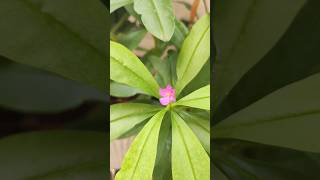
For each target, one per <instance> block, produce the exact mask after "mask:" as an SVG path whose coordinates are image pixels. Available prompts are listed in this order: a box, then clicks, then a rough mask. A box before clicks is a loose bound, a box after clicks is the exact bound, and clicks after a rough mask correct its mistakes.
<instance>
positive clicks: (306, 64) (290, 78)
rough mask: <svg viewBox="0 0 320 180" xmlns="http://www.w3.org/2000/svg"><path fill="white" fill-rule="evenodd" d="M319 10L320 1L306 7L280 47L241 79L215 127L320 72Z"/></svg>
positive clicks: (218, 114)
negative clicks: (251, 105) (235, 114)
mask: <svg viewBox="0 0 320 180" xmlns="http://www.w3.org/2000/svg"><path fill="white" fill-rule="evenodd" d="M291 4H292V2H291V1H290V2H287V5H284V6H283V7H287V6H288V5H291ZM319 6H320V4H319V1H308V2H307V3H305V5H304V6H303V8H302V9H301V10H300V11H299V13H298V15H297V16H296V18H295V19H294V21H292V23H291V25H290V27H289V28H288V30H287V31H286V32H285V34H284V35H283V36H282V37H281V38H280V39H279V41H278V42H277V44H276V45H275V46H274V47H273V48H272V49H271V50H270V51H269V52H268V53H267V54H266V55H264V56H263V57H262V58H261V59H260V60H259V62H258V63H256V64H255V65H254V66H253V67H252V68H251V69H250V70H249V71H247V72H246V73H245V74H244V75H243V76H242V77H241V79H240V80H239V81H238V82H237V84H236V85H235V86H234V87H233V88H232V90H231V91H230V92H229V94H228V96H227V97H225V99H224V100H223V101H222V103H221V104H220V106H219V107H218V108H216V109H215V112H216V113H214V114H213V116H214V117H215V118H214V122H213V123H216V122H218V121H221V120H223V119H225V118H226V117H228V116H229V115H231V114H232V113H235V112H237V111H239V110H241V109H243V108H245V107H247V106H248V105H250V104H252V103H254V102H256V101H257V100H259V99H260V98H262V97H264V96H266V95H268V94H270V93H272V92H274V91H275V90H278V89H279V88H282V87H284V86H286V85H288V84H290V83H292V82H295V81H298V80H301V79H303V78H306V77H308V76H310V75H312V74H315V73H318V72H320V61H319V60H318V59H319V58H320V54H319V53H318V52H317V49H318V47H319V43H320V36H319V35H318V34H316V33H317V32H319V31H320V18H315V17H320V12H319V10H318V9H319V8H318V7H319ZM311 21H312V23H311ZM270 33H271V32H270ZM297 34H302V36H297ZM257 47H258V46H257ZM252 50H253V49H252ZM254 51H255V50H254ZM301 59H303V62H302V61H301ZM238 60H239V59H236V60H235V61H237V62H238ZM270 69H272V71H270ZM232 73H234V72H232ZM217 76H218V74H217ZM279 77H281V78H279ZM266 82H268V83H266ZM252 87H254V88H252ZM216 88H218V87H216ZM243 92H246V93H243ZM217 93H218V92H217V91H214V93H213V94H216V95H217V96H223V94H220V95H218V94H217ZM214 104H216V105H217V103H214ZM216 107H217V106H216Z"/></svg>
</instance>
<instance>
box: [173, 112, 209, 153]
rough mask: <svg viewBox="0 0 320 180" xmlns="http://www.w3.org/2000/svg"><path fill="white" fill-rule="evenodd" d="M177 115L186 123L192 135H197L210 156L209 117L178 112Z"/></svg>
mask: <svg viewBox="0 0 320 180" xmlns="http://www.w3.org/2000/svg"><path fill="white" fill-rule="evenodd" d="M178 114H179V115H180V116H181V117H182V118H183V119H184V120H185V121H186V123H187V124H188V126H189V127H190V128H191V129H192V131H193V132H194V134H195V135H197V137H198V139H199V140H200V142H201V144H202V146H203V147H204V148H205V150H206V151H207V152H208V154H210V120H209V118H210V117H209V116H208V117H202V116H199V115H197V114H192V113H189V112H187V111H179V112H178ZM205 118H206V119H205Z"/></svg>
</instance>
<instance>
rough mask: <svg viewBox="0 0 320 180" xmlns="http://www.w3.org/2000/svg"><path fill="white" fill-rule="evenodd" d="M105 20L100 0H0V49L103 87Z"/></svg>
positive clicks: (22, 60) (14, 57)
mask: <svg viewBox="0 0 320 180" xmlns="http://www.w3.org/2000/svg"><path fill="white" fill-rule="evenodd" d="M75 4H76V6H75ZM80 19H81V20H80ZM107 22H108V14H107V12H106V10H105V7H104V6H103V4H102V3H101V2H100V1H99V0H92V1H87V0H68V1H65V0H55V1H51V0H42V1H39V0H28V1H20V0H2V1H0V27H1V29H0V39H1V42H0V54H1V55H2V56H5V57H7V58H8V59H10V60H13V61H16V62H19V63H23V64H28V65H31V66H34V67H38V68H41V69H44V70H47V71H50V72H54V73H57V74H59V75H62V76H64V77H67V78H69V79H72V80H76V81H80V82H83V83H86V84H89V85H92V86H94V87H96V88H99V89H100V90H102V91H104V92H105V91H106V89H107V77H106V67H107V61H106V58H107V53H106V48H107V43H106V39H107V29H108V23H107Z"/></svg>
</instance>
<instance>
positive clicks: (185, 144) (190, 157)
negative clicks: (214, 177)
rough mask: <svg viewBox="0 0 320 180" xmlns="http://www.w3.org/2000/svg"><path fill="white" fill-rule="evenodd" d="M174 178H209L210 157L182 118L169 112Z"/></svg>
mask: <svg viewBox="0 0 320 180" xmlns="http://www.w3.org/2000/svg"><path fill="white" fill-rule="evenodd" d="M171 121H172V176H173V179H174V180H180V179H181V180H185V179H189V180H196V179H201V180H209V179H210V158H209V156H208V154H207V153H206V151H205V150H204V148H203V147H202V145H201V143H200V142H199V140H198V138H197V137H196V135H194V134H193V132H192V130H191V129H190V128H189V127H188V126H187V124H186V123H185V122H184V120H183V119H182V118H181V117H180V116H179V115H178V114H177V113H175V112H171Z"/></svg>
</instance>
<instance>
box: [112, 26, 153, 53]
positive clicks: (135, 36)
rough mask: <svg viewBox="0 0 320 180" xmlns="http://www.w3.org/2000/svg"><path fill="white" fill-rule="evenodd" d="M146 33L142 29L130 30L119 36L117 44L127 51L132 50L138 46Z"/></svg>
mask: <svg viewBox="0 0 320 180" xmlns="http://www.w3.org/2000/svg"><path fill="white" fill-rule="evenodd" d="M146 33H147V31H146V30H144V29H138V30H133V29H130V30H129V32H126V33H124V34H123V33H121V34H119V35H118V38H117V39H118V42H119V43H121V44H123V45H124V46H125V47H127V48H128V49H130V50H133V49H136V48H137V47H138V46H139V44H140V42H141V41H142V39H143V38H144V37H145V35H146Z"/></svg>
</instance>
